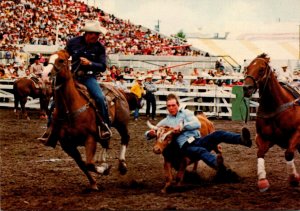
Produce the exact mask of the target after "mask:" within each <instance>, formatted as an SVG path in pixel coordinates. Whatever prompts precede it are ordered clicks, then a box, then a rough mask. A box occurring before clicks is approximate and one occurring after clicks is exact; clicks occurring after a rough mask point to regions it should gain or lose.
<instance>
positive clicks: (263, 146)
mask: <svg viewBox="0 0 300 211" xmlns="http://www.w3.org/2000/svg"><path fill="white" fill-rule="evenodd" d="M256 144H257V148H258V151H257V176H258V183H257V185H258V188H259V191H260V192H264V191H266V190H268V189H269V187H270V184H269V181H268V180H267V179H266V170H265V160H264V157H265V154H266V153H267V152H268V150H269V149H270V148H271V147H272V146H273V144H272V143H271V142H270V141H268V140H263V139H262V138H261V137H260V135H256Z"/></svg>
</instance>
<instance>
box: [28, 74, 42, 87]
mask: <svg viewBox="0 0 300 211" xmlns="http://www.w3.org/2000/svg"><path fill="white" fill-rule="evenodd" d="M30 80H32V81H33V83H34V86H35V88H37V89H42V88H43V87H44V86H45V84H44V82H43V81H42V80H40V79H39V78H38V77H35V76H31V77H30Z"/></svg>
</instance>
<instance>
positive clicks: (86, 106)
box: [49, 60, 90, 120]
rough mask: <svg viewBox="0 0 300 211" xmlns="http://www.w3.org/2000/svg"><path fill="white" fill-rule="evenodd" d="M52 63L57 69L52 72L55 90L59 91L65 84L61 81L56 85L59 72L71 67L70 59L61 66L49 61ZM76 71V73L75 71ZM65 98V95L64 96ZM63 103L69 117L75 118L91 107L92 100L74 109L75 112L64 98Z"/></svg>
mask: <svg viewBox="0 0 300 211" xmlns="http://www.w3.org/2000/svg"><path fill="white" fill-rule="evenodd" d="M77 62H78V61H76V62H74V63H72V64H71V65H73V64H75V63H77ZM49 64H51V65H53V68H55V69H56V71H55V74H54V73H52V77H53V86H54V87H53V89H54V90H55V91H58V90H59V89H60V88H61V87H62V86H63V85H64V83H61V84H59V85H56V82H57V74H58V73H60V72H61V71H62V70H63V68H68V67H69V61H68V60H66V61H64V62H63V63H62V66H61V67H60V68H59V67H58V66H57V65H56V64H55V63H49ZM79 67H80V65H78V67H77V68H76V70H75V72H76V71H77V70H78V69H79ZM75 72H74V73H75ZM62 97H63V98H64V96H62ZM63 104H64V107H65V110H66V114H67V119H68V120H70V119H75V118H76V117H77V116H78V115H79V114H81V113H83V112H85V111H86V110H87V109H88V108H89V107H90V102H88V103H86V104H84V105H83V106H82V107H80V108H78V109H77V110H75V111H73V112H70V111H69V110H68V109H67V105H66V103H65V101H64V100H63Z"/></svg>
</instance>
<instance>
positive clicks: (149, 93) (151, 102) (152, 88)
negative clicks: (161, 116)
mask: <svg viewBox="0 0 300 211" xmlns="http://www.w3.org/2000/svg"><path fill="white" fill-rule="evenodd" d="M144 86H145V90H146V95H145V99H146V103H147V104H146V116H148V117H149V118H150V109H151V107H152V111H151V118H152V120H156V119H155V117H156V99H155V95H154V92H156V91H157V87H156V85H155V84H154V83H153V82H152V74H148V75H147V76H146V82H145V83H144Z"/></svg>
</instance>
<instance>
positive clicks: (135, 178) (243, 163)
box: [0, 109, 300, 210]
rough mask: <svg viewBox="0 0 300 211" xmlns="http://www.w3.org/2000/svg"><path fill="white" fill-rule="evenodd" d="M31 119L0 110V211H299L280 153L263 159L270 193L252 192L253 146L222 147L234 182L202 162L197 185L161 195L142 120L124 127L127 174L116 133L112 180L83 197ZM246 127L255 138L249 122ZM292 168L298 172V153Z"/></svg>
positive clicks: (225, 125)
mask: <svg viewBox="0 0 300 211" xmlns="http://www.w3.org/2000/svg"><path fill="white" fill-rule="evenodd" d="M30 115H31V117H32V120H31V121H27V120H17V119H16V118H15V117H14V114H13V110H12V109H0V119H1V123H0V130H1V131H0V134H1V135H0V136H1V137H0V141H1V143H0V146H1V210H275V209H276V210H299V209H300V187H296V188H292V187H290V186H289V184H288V182H287V173H286V165H285V159H284V151H283V150H282V149H280V148H278V147H273V148H272V149H271V150H270V151H269V152H268V153H267V155H266V170H267V176H268V179H269V182H270V184H271V187H270V189H269V190H268V191H266V192H263V193H260V192H259V191H258V189H257V186H256V183H257V176H256V146H255V144H254V146H253V147H252V148H251V149H249V148H246V147H243V146H233V145H227V144H222V147H223V155H224V158H225V163H226V165H227V166H229V167H230V168H231V170H232V171H234V172H235V173H236V174H237V175H238V176H239V178H238V180H237V179H235V180H229V181H216V180H215V179H214V178H215V177H214V175H215V172H214V170H212V169H210V168H209V167H207V166H205V165H204V164H203V163H201V164H200V167H199V168H198V173H199V177H198V178H197V179H195V176H194V177H192V175H190V176H187V178H186V181H185V186H184V188H180V189H176V188H174V189H171V190H170V191H169V193H168V194H162V193H160V189H161V188H162V187H163V185H164V175H163V157H162V156H159V155H155V154H154V153H153V152H152V146H153V142H147V141H145V139H144V136H143V134H144V131H145V130H147V126H146V124H145V117H142V119H141V120H139V121H137V122H135V121H131V122H130V126H129V127H130V132H131V142H130V145H129V147H128V151H127V156H126V157H127V164H128V168H129V170H128V173H127V174H126V175H124V176H121V175H120V174H119V172H118V171H117V159H116V157H117V156H118V153H119V146H120V145H119V135H118V134H117V133H116V131H114V137H113V139H112V140H111V147H112V149H111V150H110V152H109V162H110V163H111V164H112V165H113V168H112V170H111V173H110V175H108V176H98V177H97V181H98V184H99V188H100V191H99V192H89V191H87V187H88V181H87V179H86V177H85V176H84V175H83V173H82V172H81V171H80V170H79V168H78V167H77V165H76V164H75V162H74V161H73V160H71V159H70V158H69V157H68V156H67V155H66V154H65V153H64V152H63V151H62V149H61V148H60V146H58V147H57V148H56V149H52V148H46V147H45V146H43V145H42V144H41V143H39V142H38V141H37V140H36V138H37V137H39V136H40V135H41V134H42V133H43V131H44V129H45V125H46V121H45V120H39V119H38V116H37V112H36V111H30ZM213 122H214V124H215V126H216V128H217V129H222V130H229V131H233V132H239V130H240V128H241V127H242V126H243V124H244V123H242V122H234V121H226V120H213ZM247 126H248V127H249V128H250V130H251V133H252V135H253V136H254V135H255V132H254V131H255V130H254V122H250V123H248V124H247ZM82 149H83V148H81V150H82ZM98 149H100V146H99V148H98ZM82 151H83V150H82ZM296 166H297V168H298V171H299V170H300V158H299V153H296ZM200 168H201V171H200Z"/></svg>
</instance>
